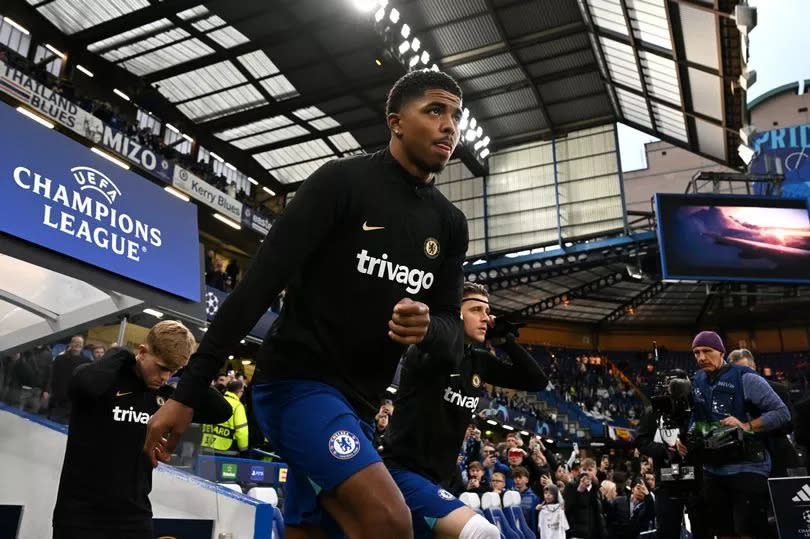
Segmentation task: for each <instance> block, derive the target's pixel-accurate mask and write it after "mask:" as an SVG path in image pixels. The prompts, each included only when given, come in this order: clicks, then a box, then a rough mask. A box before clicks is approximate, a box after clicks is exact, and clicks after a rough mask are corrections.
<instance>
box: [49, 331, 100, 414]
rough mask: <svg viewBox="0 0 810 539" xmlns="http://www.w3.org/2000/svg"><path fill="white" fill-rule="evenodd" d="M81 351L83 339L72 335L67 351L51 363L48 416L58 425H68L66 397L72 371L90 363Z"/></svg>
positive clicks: (68, 399) (68, 402) (68, 400)
mask: <svg viewBox="0 0 810 539" xmlns="http://www.w3.org/2000/svg"><path fill="white" fill-rule="evenodd" d="M83 349H84V337H82V336H81V335H74V336H73V337H71V338H70V343H69V344H68V347H67V349H65V351H64V352H62V353H61V354H59V355H58V356H56V359H54V361H53V369H51V378H50V380H49V382H48V393H50V396H51V399H50V403H49V414H48V415H49V416H50V418H51V419H52V420H54V421H58V422H59V423H68V422H69V421H70V409H71V401H70V396H69V395H68V387H69V385H70V378H71V376H72V375H73V371H74V370H75V369H76V367H78V366H79V365H84V364H85V363H90V360H89V359H87V358H86V357H84V355H83V353H82V350H83Z"/></svg>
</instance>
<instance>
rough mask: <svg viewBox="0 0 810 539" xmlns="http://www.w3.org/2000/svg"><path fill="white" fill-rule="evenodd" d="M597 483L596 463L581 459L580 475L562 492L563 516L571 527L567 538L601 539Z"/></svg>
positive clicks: (600, 510)
mask: <svg viewBox="0 0 810 539" xmlns="http://www.w3.org/2000/svg"><path fill="white" fill-rule="evenodd" d="M598 492H599V482H598V481H597V479H596V461H594V460H593V459H591V458H586V459H583V461H582V470H581V473H580V474H579V475H578V476H576V478H575V479H574V481H572V482H571V483H568V485H566V487H565V490H564V491H563V499H564V500H565V516H566V517H567V518H568V524H569V525H570V526H571V529H570V530H569V537H571V538H578V539H603V538H604V535H605V534H604V532H605V530H604V526H603V523H602V509H601V504H600V501H599V496H598Z"/></svg>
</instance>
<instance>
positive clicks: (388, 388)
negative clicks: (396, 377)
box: [385, 386, 397, 395]
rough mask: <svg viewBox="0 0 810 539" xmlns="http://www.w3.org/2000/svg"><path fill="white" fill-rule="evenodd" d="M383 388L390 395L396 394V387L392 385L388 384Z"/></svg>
mask: <svg viewBox="0 0 810 539" xmlns="http://www.w3.org/2000/svg"><path fill="white" fill-rule="evenodd" d="M385 390H386V391H387V392H389V393H391V394H392V395H396V394H397V388H395V387H394V386H388V387H387V388H386V389H385Z"/></svg>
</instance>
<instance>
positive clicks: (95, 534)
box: [53, 526, 153, 539]
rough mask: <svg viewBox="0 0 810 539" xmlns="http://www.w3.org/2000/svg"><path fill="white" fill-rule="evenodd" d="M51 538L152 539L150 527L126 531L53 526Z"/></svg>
mask: <svg viewBox="0 0 810 539" xmlns="http://www.w3.org/2000/svg"><path fill="white" fill-rule="evenodd" d="M53 539H153V534H152V530H151V529H143V530H138V531H126V530H102V529H98V528H74V527H66V526H54V527H53Z"/></svg>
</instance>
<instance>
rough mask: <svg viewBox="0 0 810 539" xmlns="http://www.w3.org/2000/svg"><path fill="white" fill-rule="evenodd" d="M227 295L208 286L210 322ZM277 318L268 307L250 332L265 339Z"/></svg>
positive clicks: (206, 295) (206, 303) (206, 300)
mask: <svg viewBox="0 0 810 539" xmlns="http://www.w3.org/2000/svg"><path fill="white" fill-rule="evenodd" d="M227 297H228V293H227V292H223V291H222V290H220V289H218V288H214V287H213V286H207V287H206V292H205V314H206V316H207V317H208V321H209V322H210V321H211V320H213V319H214V316H215V315H216V314H217V311H218V310H219V307H220V306H221V305H222V304H223V303H224V302H225V298H227ZM276 318H278V314H276V313H274V312H273V311H271V310H269V309H268V310H267V312H265V313H264V314H263V315H262V317H261V318H259V321H258V322H256V325H255V326H253V329H251V330H250V331H249V332H248V334H249V335H250V336H252V337H256V338H257V339H264V336H265V335H267V331H268V330H269V329H270V326H272V325H273V322H275V321H276Z"/></svg>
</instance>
